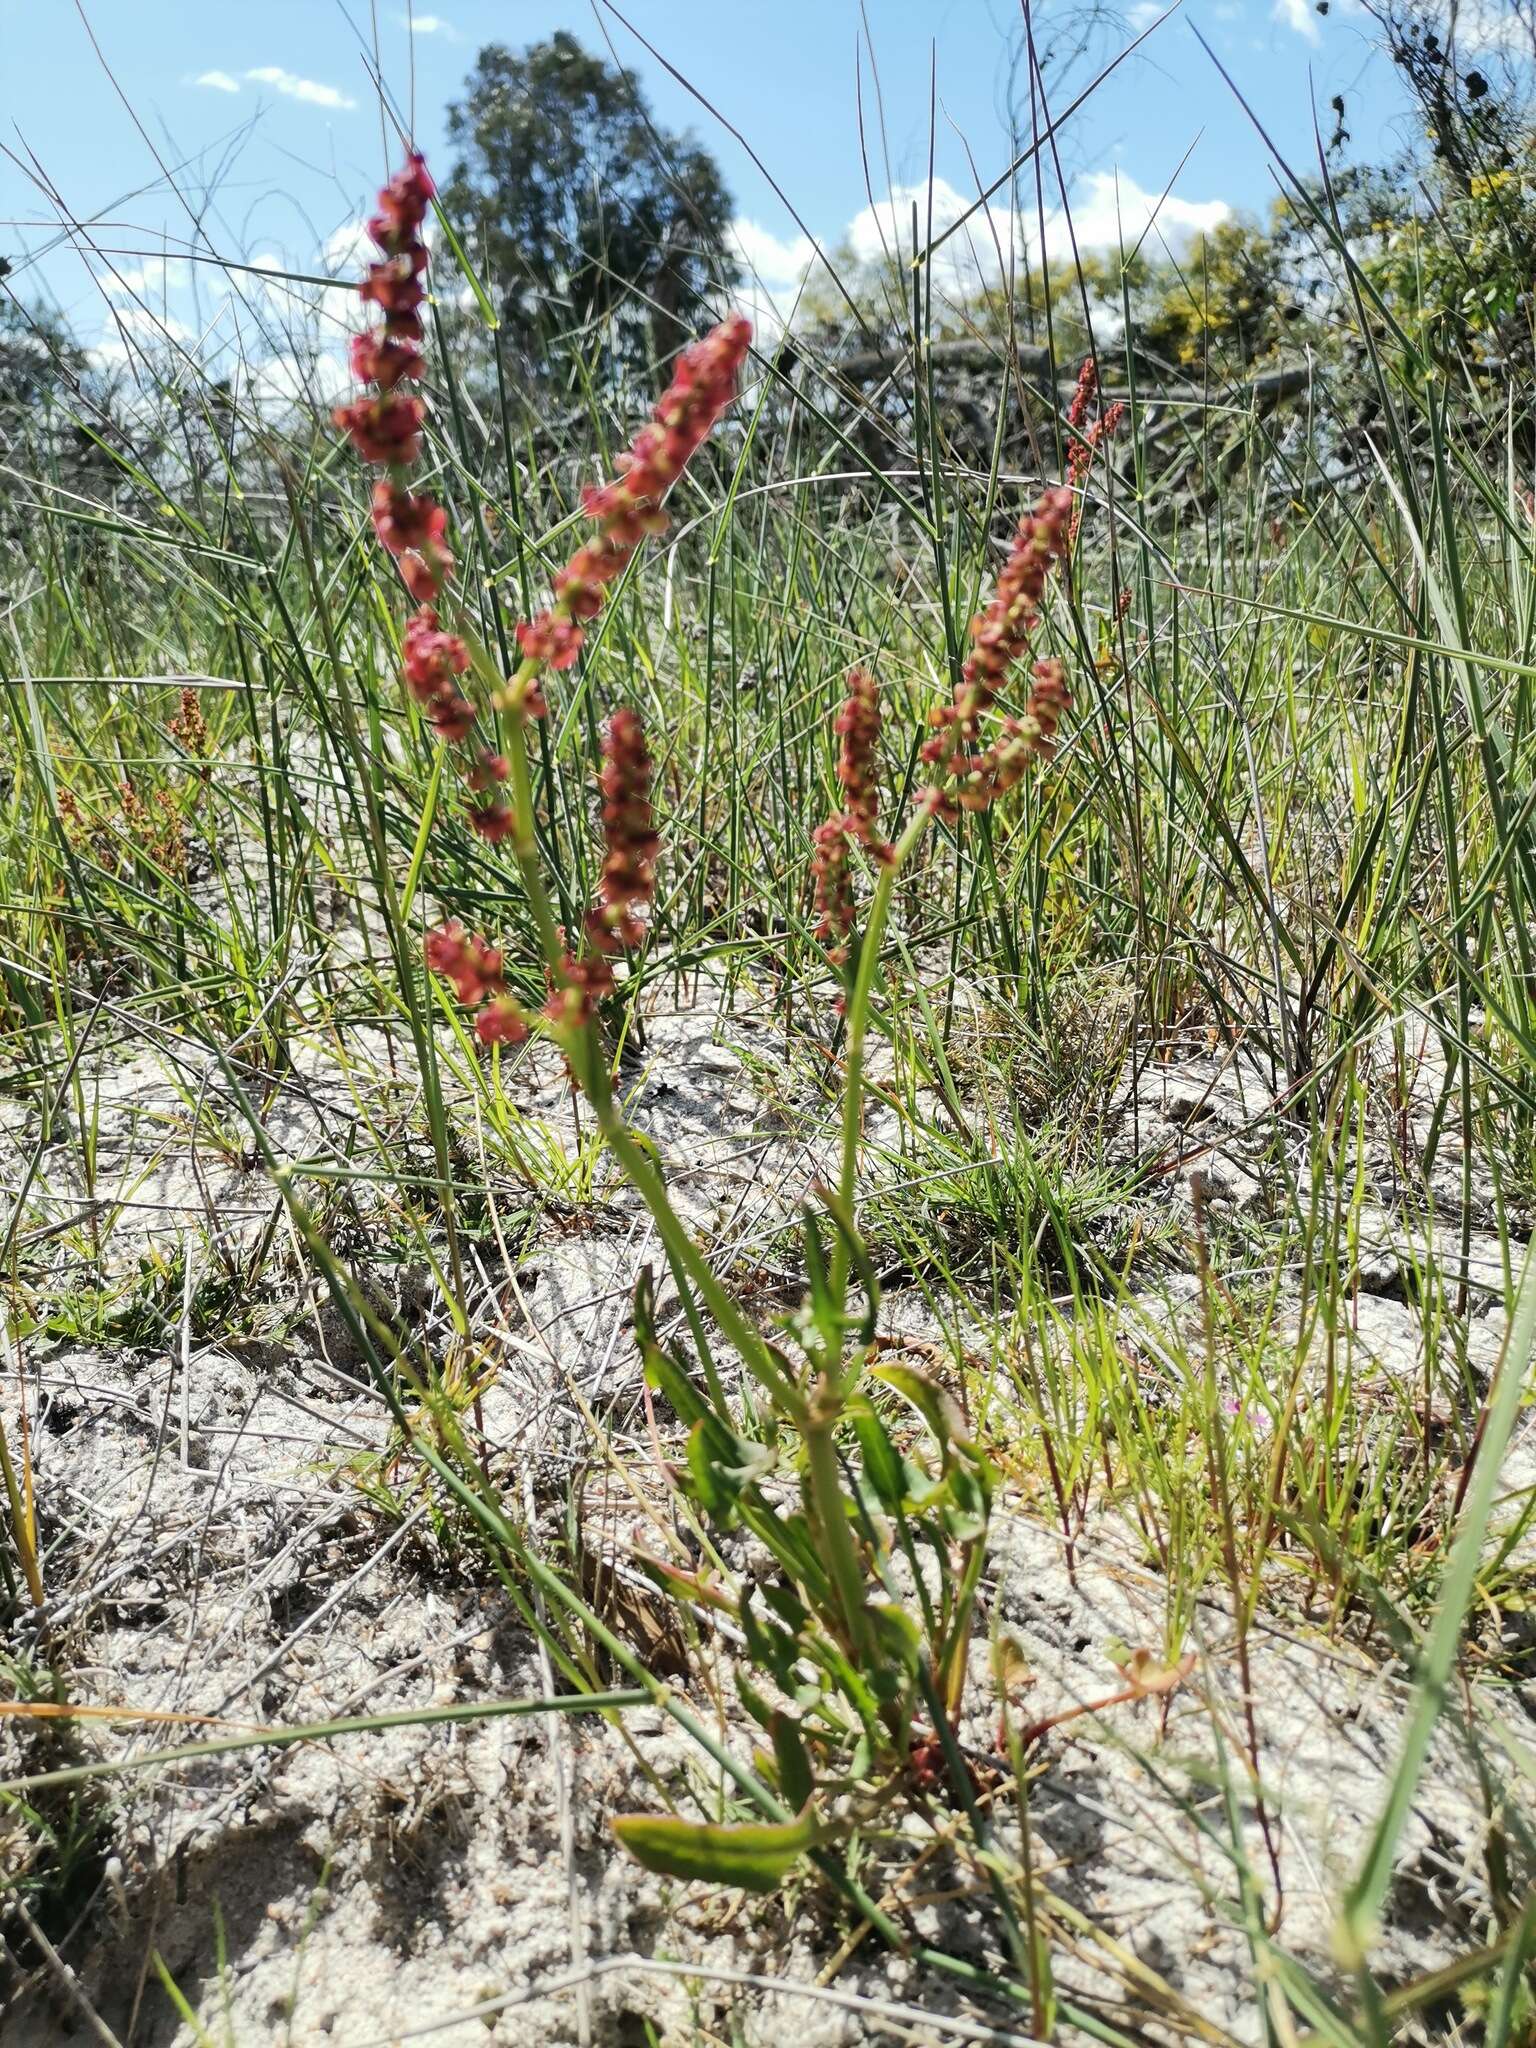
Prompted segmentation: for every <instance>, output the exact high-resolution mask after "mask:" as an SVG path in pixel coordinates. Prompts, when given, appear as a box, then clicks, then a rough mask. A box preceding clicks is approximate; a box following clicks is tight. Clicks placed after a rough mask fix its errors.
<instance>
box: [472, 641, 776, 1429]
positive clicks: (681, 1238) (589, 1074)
mask: <svg viewBox="0 0 1536 2048" xmlns="http://www.w3.org/2000/svg"><path fill="white" fill-rule="evenodd" d="M527 667H528V664H526V663H525V664H524V669H527ZM523 675H524V670H519V672H518V675H517V676H516V677H514V678H513V684H512V687H513V689H514V690H515V689H516V688H517V686H518V684H519V682H520V681H521V680H522V679H523ZM507 761H508V766H509V776H508V780H509V782H510V785H511V790H512V813H513V822H512V850H513V853H514V855H515V856H516V859H517V865H518V870H519V872H520V874H521V876H522V879H523V887H524V889H525V891H526V892H527V896H528V901H529V905H530V906H531V908H532V911H533V919H534V924H535V926H536V927H537V929H538V934H539V943H540V945H541V947H542V949H543V953H544V958H545V960H546V962H547V963H548V966H549V971H550V973H551V975H552V976H553V978H554V980H555V982H556V984H557V986H565V985H566V981H567V977H566V975H565V973H564V971H563V968H562V965H561V963H562V960H563V958H564V953H563V949H562V947H561V945H560V940H559V937H558V935H557V932H556V926H555V914H554V908H553V905H552V904H551V902H550V899H549V892H548V891H547V890H546V888H545V887H544V877H543V875H542V873H541V872H540V868H539V856H538V842H537V838H536V835H535V831H534V813H533V780H532V776H531V774H530V771H529V765H528V735H527V720H526V717H525V716H524V714H523V713H522V711H521V710H520V709H514V710H513V712H512V714H511V716H510V718H509V720H508V732H507ZM553 1036H554V1037H555V1038H556V1040H557V1041H558V1043H559V1045H560V1047H561V1049H562V1051H563V1052H564V1053H565V1054H566V1057H567V1058H568V1059H569V1060H570V1062H571V1065H572V1067H573V1068H574V1069H575V1072H576V1078H577V1080H578V1081H579V1082H580V1084H581V1087H582V1089H583V1091H584V1093H585V1094H586V1097H587V1100H588V1101H589V1102H590V1103H591V1105H592V1109H593V1113H594V1115H595V1116H596V1118H597V1121H598V1126H599V1128H600V1129H601V1131H602V1133H603V1137H604V1139H605V1140H606V1142H607V1144H608V1148H609V1150H610V1151H611V1152H612V1153H613V1154H614V1156H615V1158H616V1159H617V1160H618V1162H619V1164H620V1166H622V1167H623V1169H624V1172H625V1174H626V1176H627V1177H628V1179H629V1180H630V1182H631V1183H632V1185H633V1186H634V1187H635V1189H636V1190H637V1192H638V1193H639V1195H640V1198H641V1200H642V1201H643V1202H644V1203H645V1205H646V1207H647V1208H648V1209H649V1210H650V1212H651V1215H652V1217H653V1219H654V1221H655V1224H656V1229H657V1231H658V1233H659V1235H660V1237H661V1241H662V1243H663V1245H664V1246H665V1247H666V1249H667V1252H668V1255H669V1256H670V1257H671V1258H672V1259H673V1260H674V1262H675V1263H676V1264H677V1265H679V1266H680V1267H681V1268H682V1269H683V1271H684V1272H685V1273H686V1274H687V1275H688V1278H689V1280H690V1281H691V1282H692V1283H693V1285H694V1286H695V1287H696V1288H697V1289H698V1292H699V1294H700V1296H701V1297H702V1299H703V1301H704V1304H705V1306H706V1307H707V1308H708V1310H709V1312H710V1314H711V1315H712V1316H713V1317H714V1319H715V1322H716V1323H717V1324H718V1326H719V1327H720V1329H721V1330H722V1331H723V1332H724V1333H725V1335H726V1337H727V1338H728V1339H729V1340H730V1342H731V1344H732V1345H734V1347H735V1349H736V1351H737V1352H738V1354H739V1355H740V1357H741V1360H742V1363H743V1364H744V1365H745V1366H746V1367H747V1368H748V1370H749V1371H750V1372H751V1373H752V1375H753V1376H754V1378H755V1379H757V1381H758V1382H759V1383H760V1385H761V1386H762V1387H763V1389H764V1391H765V1392H766V1393H767V1394H768V1396H769V1397H770V1399H771V1400H772V1401H773V1402H774V1403H775V1404H776V1406H778V1407H779V1409H780V1410H781V1411H782V1412H783V1413H784V1414H785V1415H786V1416H788V1417H790V1418H791V1419H799V1418H800V1416H801V1415H802V1413H803V1406H804V1404H803V1403H802V1401H801V1399H800V1395H799V1393H798V1392H797V1390H796V1389H795V1387H794V1386H793V1384H792V1383H791V1382H790V1380H789V1379H788V1378H787V1377H786V1376H785V1374H784V1372H783V1371H782V1369H781V1368H780V1367H779V1366H778V1364H777V1363H776V1362H775V1360H774V1357H773V1354H772V1352H771V1351H770V1350H769V1348H768V1345H767V1343H766V1341H765V1339H764V1338H763V1336H762V1335H761V1333H760V1332H759V1331H757V1330H755V1329H754V1328H753V1327H752V1325H751V1324H750V1323H749V1322H748V1321H747V1319H746V1317H745V1316H744V1315H743V1314H742V1313H741V1311H740V1309H738V1308H737V1306H736V1304H735V1303H734V1302H733V1301H732V1300H731V1298H730V1296H729V1294H728V1293H727V1292H726V1290H725V1288H724V1287H723V1286H722V1285H721V1284H720V1281H719V1278H718V1276H717V1275H716V1273H715V1271H714V1268H713V1267H712V1266H711V1265H710V1263H709V1261H708V1260H707V1259H706V1258H705V1257H704V1255H703V1253H702V1252H701V1251H700V1250H699V1248H698V1246H697V1245H696V1244H695V1243H694V1241H693V1238H692V1236H691V1235H690V1234H689V1232H688V1230H687V1228H686V1227H685V1226H684V1224H683V1222H682V1220H681V1218H680V1217H679V1216H678V1214H677V1211H676V1210H675V1209H674V1208H673V1206H672V1203H671V1200H670V1199H669V1197H668V1195H667V1191H666V1183H665V1182H664V1181H663V1179H662V1176H661V1173H660V1171H659V1170H658V1168H657V1167H656V1166H655V1165H654V1164H653V1163H652V1161H651V1160H650V1159H649V1158H648V1157H647V1156H646V1153H645V1152H644V1150H643V1149H642V1147H641V1144H640V1141H639V1140H638V1139H637V1138H636V1137H635V1134H634V1133H633V1132H632V1131H631V1130H630V1129H629V1127H628V1125H627V1124H626V1123H625V1121H624V1118H623V1115H622V1114H621V1112H620V1110H619V1107H618V1104H617V1103H616V1102H615V1101H614V1099H613V1086H612V1083H611V1082H610V1080H609V1076H608V1058H607V1053H606V1050H605V1048H604V1046H603V1043H602V1038H601V1034H600V1032H599V1028H598V1026H597V1024H596V1022H595V1021H592V1022H589V1023H587V1024H584V1025H582V1026H580V1027H578V1028H577V1029H575V1030H565V1029H562V1028H561V1027H559V1026H558V1025H556V1026H554V1027H553Z"/></svg>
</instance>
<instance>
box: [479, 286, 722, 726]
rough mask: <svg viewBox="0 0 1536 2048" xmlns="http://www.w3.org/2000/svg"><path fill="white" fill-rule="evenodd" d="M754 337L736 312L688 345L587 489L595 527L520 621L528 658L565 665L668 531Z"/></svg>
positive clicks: (519, 635) (585, 506) (584, 500)
mask: <svg viewBox="0 0 1536 2048" xmlns="http://www.w3.org/2000/svg"><path fill="white" fill-rule="evenodd" d="M751 340H752V328H751V324H750V322H748V321H747V320H746V319H745V318H743V316H742V315H741V314H739V313H736V314H732V316H731V317H730V319H728V320H723V321H722V322H721V323H720V325H719V326H718V327H717V328H715V330H714V332H713V333H712V334H707V335H706V336H705V337H704V339H703V340H702V341H698V342H695V343H694V345H693V347H692V348H690V349H686V350H685V351H684V352H683V355H682V357H681V358H680V359H679V362H678V365H677V373H676V375H675V376H674V377H673V379H672V382H671V384H670V385H669V386H668V387H667V390H666V391H665V392H664V393H663V395H662V397H661V399H660V401H659V402H658V404H657V406H656V409H655V412H654V413H653V414H652V416H651V421H650V424H649V425H648V426H645V427H643V428H642V429H641V431H640V433H639V434H638V435H637V436H636V437H635V441H634V444H633V446H632V447H631V448H630V450H629V453H628V454H627V455H625V456H624V457H622V458H621V461H620V464H619V474H618V476H617V477H616V478H615V479H614V480H613V481H612V482H611V483H606V484H602V485H600V486H592V487H589V488H588V489H587V490H586V491H584V492H583V493H582V500H581V503H582V510H583V511H584V512H585V513H586V515H587V517H588V518H589V519H592V520H595V521H596V523H597V532H596V534H595V535H594V536H593V538H592V539H591V540H590V541H588V542H587V543H586V544H585V546H583V547H580V548H578V549H577V551H576V553H575V554H574V555H573V556H572V557H571V559H570V561H569V562H568V563H567V564H566V566H565V567H564V568H563V569H562V570H560V571H559V573H558V574H557V575H556V577H555V579H554V586H553V587H554V593H555V601H554V603H553V605H551V606H550V608H549V609H548V610H547V611H542V612H539V613H538V614H537V615H536V616H535V617H534V618H531V619H525V620H524V621H523V623H522V624H521V625H520V626H519V627H518V629H517V644H518V646H519V647H520V648H521V649H522V651H523V655H524V658H525V659H526V660H528V661H536V662H540V663H542V664H544V665H546V666H547V667H549V668H555V669H561V668H569V667H570V666H571V664H572V663H573V662H574V661H575V659H576V657H577V656H578V655H579V654H580V652H581V646H582V641H583V639H584V638H585V627H586V624H587V622H588V621H590V620H592V619H594V618H596V617H597V614H598V613H599V612H600V611H601V610H602V608H603V605H604V603H605V602H606V600H607V596H608V590H609V587H610V585H612V584H613V583H614V581H615V580H616V579H617V578H618V577H619V576H621V575H622V574H623V573H624V570H625V569H626V567H627V566H628V564H629V562H630V560H631V558H632V557H633V555H634V553H635V550H636V549H637V548H638V547H639V546H640V543H641V542H642V541H643V540H644V539H645V538H646V537H647V536H648V535H650V534H657V533H663V532H665V530H666V525H667V515H666V513H665V512H664V511H663V510H662V502H661V501H662V499H663V498H665V496H666V495H667V493H668V491H670V490H671V488H672V486H673V485H674V484H675V483H676V482H677V480H678V478H679V477H680V476H681V475H682V473H683V471H684V469H686V468H687V466H688V462H689V460H690V458H691V457H692V456H693V454H694V453H695V451H696V450H697V448H698V447H699V444H700V443H701V442H702V441H703V440H704V439H705V438H706V436H707V435H708V433H709V431H710V429H711V428H712V427H713V426H714V424H715V422H716V420H718V419H719V417H720V415H721V413H723V412H724V411H725V409H726V407H727V406H728V405H729V404H730V402H731V400H732V399H733V398H734V397H735V395H736V384H737V380H738V378H739V376H740V374H741V366H742V364H743V363H744V362H745V360H746V355H747V349H748V347H749V345H750V343H751ZM528 708H529V709H530V710H531V709H533V706H532V705H531V704H530V705H529V707H528Z"/></svg>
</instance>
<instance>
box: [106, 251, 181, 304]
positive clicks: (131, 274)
mask: <svg viewBox="0 0 1536 2048" xmlns="http://www.w3.org/2000/svg"><path fill="white" fill-rule="evenodd" d="M189 275H190V272H189V270H188V267H187V265H186V264H185V263H183V262H181V261H180V260H179V259H178V258H177V257H175V256H146V257H145V259H144V261H143V262H142V263H134V264H130V265H128V266H127V268H126V269H124V268H119V269H115V270H112V271H110V272H109V273H108V274H107V276H106V277H105V278H103V280H102V284H103V287H104V289H105V291H106V294H107V297H108V298H109V299H163V298H164V297H165V295H166V293H167V292H172V291H176V290H177V289H178V288H179V287H180V286H182V285H184V284H185V283H186V282H187V279H188V276H189Z"/></svg>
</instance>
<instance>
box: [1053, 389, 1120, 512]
mask: <svg viewBox="0 0 1536 2048" xmlns="http://www.w3.org/2000/svg"><path fill="white" fill-rule="evenodd" d="M1098 402H1099V366H1098V363H1097V361H1096V360H1095V359H1094V357H1092V356H1085V357H1084V358H1083V366H1082V368H1081V369H1080V370H1079V371H1078V373H1077V388H1076V390H1075V391H1074V392H1073V394H1072V403H1071V405H1069V406H1068V408H1067V430H1068V433H1069V434H1070V436H1071V444H1070V446H1069V447H1068V449H1067V482H1068V483H1069V484H1070V485H1071V486H1072V489H1073V491H1074V493H1078V494H1079V495H1078V498H1077V503H1076V505H1075V507H1074V509H1073V513H1072V526H1071V530H1070V532H1069V533H1068V536H1067V545H1068V547H1069V548H1070V547H1071V546H1072V545H1073V543H1075V541H1076V540H1077V529H1078V527H1079V526H1080V525H1081V524H1082V518H1083V506H1082V499H1081V495H1080V493H1081V491H1082V487H1083V485H1084V484H1085V483H1086V482H1087V480H1088V472H1089V471H1090V470H1091V469H1092V468H1093V459H1094V457H1095V455H1096V454H1097V453H1098V451H1099V449H1100V448H1102V447H1104V446H1105V445H1106V444H1107V443H1108V442H1110V441H1112V440H1113V439H1114V438H1115V435H1116V434H1117V433H1118V431H1119V429H1120V423H1121V421H1122V420H1123V419H1124V418H1125V401H1124V400H1123V399H1118V398H1117V399H1116V400H1115V402H1114V404H1113V405H1111V406H1109V407H1107V408H1106V409H1105V410H1104V411H1102V412H1100V413H1099V414H1098V416H1097V417H1096V418H1095V417H1093V414H1094V409H1095V407H1096V405H1097V404H1098Z"/></svg>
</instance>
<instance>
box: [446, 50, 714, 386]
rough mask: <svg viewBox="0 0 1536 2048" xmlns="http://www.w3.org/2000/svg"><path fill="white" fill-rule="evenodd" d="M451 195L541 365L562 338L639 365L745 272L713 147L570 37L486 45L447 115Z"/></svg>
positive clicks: (687, 328)
mask: <svg viewBox="0 0 1536 2048" xmlns="http://www.w3.org/2000/svg"><path fill="white" fill-rule="evenodd" d="M448 133H449V137H450V140H451V142H452V144H453V146H454V148H455V150H456V151H457V155H456V157H455V160H454V162H453V165H452V168H451V171H450V174H449V177H448V179H447V181H446V183H445V185H444V188H443V203H444V206H445V208H446V209H447V211H448V214H449V216H450V218H451V219H452V220H453V221H454V223H455V225H456V226H457V227H458V228H460V229H462V230H463V231H464V232H465V233H466V234H467V236H468V237H469V241H470V244H471V246H472V248H473V249H474V251H475V253H476V256H477V258H478V259H479V260H480V261H481V262H482V263H483V264H484V266H485V269H486V271H487V273H488V275H489V277H490V280H491V282H492V286H493V289H494V290H495V292H496V294H497V296H498V297H499V300H500V304H501V313H502V318H503V321H504V324H505V330H506V333H507V335H508V337H509V339H510V341H511V342H512V344H513V346H514V347H515V348H516V349H518V350H519V351H520V352H521V354H522V356H523V359H524V363H525V367H526V369H527V370H528V372H529V374H530V375H533V376H539V375H542V374H544V373H546V372H547V370H548V368H549V366H550V363H551V360H552V358H551V350H552V348H553V346H554V344H555V343H556V342H557V340H560V339H562V338H566V339H574V340H575V341H576V342H577V344H578V345H579V346H580V348H581V350H582V352H583V354H585V355H586V356H587V357H588V359H589V360H590V358H591V355H592V351H593V349H594V348H596V349H597V350H598V351H600V353H601V356H602V357H603V359H604V360H605V361H606V363H607V365H608V367H610V368H611V369H614V370H617V371H619V372H621V373H622V372H629V371H636V370H640V369H642V368H644V367H645V365H646V359H647V357H654V358H657V359H660V358H662V357H665V356H667V355H669V354H670V353H671V352H672V351H673V350H675V349H676V348H677V347H678V346H679V344H680V343H681V342H682V341H684V340H685V339H686V338H687V337H688V335H689V334H690V333H691V332H692V331H693V330H694V329H695V328H696V327H697V326H698V324H699V322H700V320H701V318H702V317H703V313H704V308H703V301H704V300H705V299H706V297H707V295H708V294H710V292H711V291H712V290H718V288H719V287H721V286H725V285H730V284H732V283H734V282H735V280H736V275H737V273H736V266H735V263H734V261H733V259H732V256H731V244H730V234H729V229H730V220H731V200H730V194H729V193H728V192H727V190H726V188H725V183H724V181H723V179H722V178H721V175H720V171H719V169H718V167H717V166H716V164H715V162H714V159H713V158H712V157H711V156H710V155H709V153H708V151H707V150H705V149H703V148H702V147H701V146H700V145H699V144H698V143H697V142H695V141H694V140H693V139H692V138H691V137H688V136H677V135H672V134H669V133H668V132H667V131H666V130H665V129H663V128H661V127H659V126H658V125H657V123H656V121H655V120H654V119H653V118H652V115H651V112H650V109H649V108H648V106H647V105H646V103H645V100H644V98H643V97H642V95H641V93H640V91H639V89H638V87H637V86H636V84H635V82H634V80H633V79H632V78H630V77H629V76H628V74H627V73H625V72H623V71H619V70H617V69H615V68H614V67H613V66H612V65H609V64H606V63H604V62H603V60H602V59H601V58H599V57H594V56H592V55H591V54H590V53H589V52H588V51H586V50H583V49H582V47H581V45H580V44H579V43H578V42H577V41H576V40H575V38H574V37H572V36H570V35H567V34H565V33H564V31H561V32H559V33H557V34H556V35H554V36H552V37H551V38H550V39H549V41H548V42H543V43H534V44H533V45H531V47H529V48H528V49H526V50H523V51H521V52H515V51H512V50H509V49H507V48H506V47H505V46H504V45H502V44H500V43H492V44H490V45H488V46H487V47H486V48H485V49H483V50H482V51H481V52H480V54H479V57H478V58H477V59H476V62H475V67H474V69H473V71H472V72H471V73H470V75H469V77H468V78H467V80H466V81H465V87H464V97H463V98H462V99H461V100H459V101H458V102H456V103H455V104H454V105H453V106H451V107H450V108H449V110H448Z"/></svg>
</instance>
